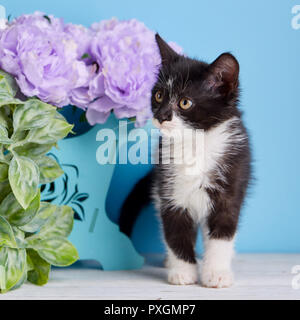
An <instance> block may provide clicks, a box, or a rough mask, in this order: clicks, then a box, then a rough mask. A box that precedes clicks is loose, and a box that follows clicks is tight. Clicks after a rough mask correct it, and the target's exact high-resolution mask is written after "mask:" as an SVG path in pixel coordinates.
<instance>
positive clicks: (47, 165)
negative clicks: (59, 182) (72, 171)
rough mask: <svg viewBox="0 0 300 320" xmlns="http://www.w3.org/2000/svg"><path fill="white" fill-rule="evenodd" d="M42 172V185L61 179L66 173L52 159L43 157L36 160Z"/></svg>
mask: <svg viewBox="0 0 300 320" xmlns="http://www.w3.org/2000/svg"><path fill="white" fill-rule="evenodd" d="M36 164H37V165H38V166H39V170H40V183H49V182H52V181H54V180H56V179H57V178H59V177H60V176H61V175H62V174H63V173H64V171H63V170H62V168H61V167H60V166H59V164H58V163H57V162H56V161H55V160H54V159H53V158H50V157H47V156H42V157H40V158H38V159H37V160H36Z"/></svg>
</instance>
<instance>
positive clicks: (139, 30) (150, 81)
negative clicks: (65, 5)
mask: <svg viewBox="0 0 300 320" xmlns="http://www.w3.org/2000/svg"><path fill="white" fill-rule="evenodd" d="M170 44H171V45H172V46H173V48H174V49H175V50H176V51H177V52H181V48H180V47H179V46H177V45H176V44H174V43H170ZM160 63H161V58H160V54H159V50H158V47H157V45H156V42H155V34H154V32H153V31H151V30H149V29H148V28H147V27H146V26H145V25H144V24H143V23H141V22H139V21H137V20H134V19H132V20H129V21H118V20H117V19H111V20H107V21H102V22H100V23H95V24H93V25H92V26H91V27H90V28H85V27H83V26H81V25H73V24H64V22H63V21H62V20H61V19H58V18H55V17H53V16H47V15H45V14H43V13H40V12H36V13H34V14H32V15H23V16H21V17H19V18H17V19H15V20H14V21H12V22H11V23H8V26H7V28H5V29H4V30H3V31H2V32H1V34H0V67H1V68H2V69H3V70H5V71H6V72H8V73H10V74H12V75H13V76H14V77H15V78H16V81H17V83H18V85H19V87H20V89H21V91H22V93H23V94H24V95H25V96H27V97H33V96H36V97H38V98H39V99H40V100H42V101H44V102H47V103H51V104H53V105H55V106H57V107H63V106H65V105H68V104H72V105H75V106H77V107H79V108H82V109H84V110H86V118H87V120H88V122H89V123H90V124H92V125H94V124H96V123H104V122H105V121H106V120H107V118H108V116H109V115H110V113H111V112H112V111H113V112H114V114H115V116H116V117H117V118H125V117H126V118H133V117H134V118H136V125H137V126H141V125H144V124H145V122H146V121H147V120H148V119H150V118H151V116H152V113H151V107H150V97H151V89H152V87H153V85H154V83H155V81H156V75H157V73H158V68H159V66H160Z"/></svg>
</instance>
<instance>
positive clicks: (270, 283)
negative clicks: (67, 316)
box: [0, 254, 300, 300]
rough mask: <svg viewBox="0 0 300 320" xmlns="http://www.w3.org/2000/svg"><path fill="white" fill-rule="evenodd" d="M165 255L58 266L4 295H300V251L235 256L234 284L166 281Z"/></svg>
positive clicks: (184, 297)
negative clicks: (114, 266) (123, 263)
mask: <svg viewBox="0 0 300 320" xmlns="http://www.w3.org/2000/svg"><path fill="white" fill-rule="evenodd" d="M161 260H162V259H161V257H160V258H159V259H157V258H156V259H153V257H152V262H151V263H150V264H149V263H148V264H147V265H145V266H144V267H143V268H142V269H141V270H131V271H102V270H99V269H95V267H93V268H91V267H90V268H82V267H80V266H78V265H77V266H75V267H71V268H65V269H53V270H52V273H51V279H50V281H49V283H48V284H47V285H46V286H44V287H37V286H34V285H31V284H25V285H24V286H23V287H22V288H20V289H17V290H15V291H12V292H9V293H7V294H4V295H0V300H3V299H176V300H177V299H297V300H299V299H300V289H299V290H295V289H293V288H292V279H293V277H294V276H295V275H293V274H292V273H291V270H292V267H293V266H294V265H300V254H297V255H296V254H240V255H237V256H236V258H235V260H234V270H235V275H236V282H235V285H234V286H233V287H232V288H229V289H207V288H202V287H201V286H200V285H192V286H174V285H169V284H168V283H167V282H166V269H165V268H163V267H162V266H161Z"/></svg>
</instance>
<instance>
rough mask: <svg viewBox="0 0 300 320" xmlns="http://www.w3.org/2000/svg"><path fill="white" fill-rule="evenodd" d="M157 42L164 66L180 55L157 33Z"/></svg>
mask: <svg viewBox="0 0 300 320" xmlns="http://www.w3.org/2000/svg"><path fill="white" fill-rule="evenodd" d="M155 40H156V43H157V45H158V48H159V51H160V55H161V60H162V64H165V63H169V62H170V61H172V60H173V59H175V58H176V57H178V56H179V55H178V54H177V53H176V52H175V51H174V50H173V49H172V48H171V47H170V46H169V45H168V44H167V43H166V42H165V41H164V40H163V39H162V38H161V37H160V35H159V34H158V33H157V34H156V35H155Z"/></svg>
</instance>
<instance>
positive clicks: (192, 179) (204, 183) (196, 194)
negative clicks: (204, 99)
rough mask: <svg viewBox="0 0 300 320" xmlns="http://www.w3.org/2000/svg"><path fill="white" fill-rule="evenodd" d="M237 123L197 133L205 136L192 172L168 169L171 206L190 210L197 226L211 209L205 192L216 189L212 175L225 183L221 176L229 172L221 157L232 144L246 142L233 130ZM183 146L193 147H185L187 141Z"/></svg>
mask: <svg viewBox="0 0 300 320" xmlns="http://www.w3.org/2000/svg"><path fill="white" fill-rule="evenodd" d="M236 121H239V119H238V118H232V119H229V120H227V121H225V122H223V123H222V124H220V125H219V126H217V127H215V128H213V129H211V130H209V131H207V132H199V133H197V134H200V135H202V136H201V137H200V138H199V139H198V142H200V143H202V145H200V147H199V145H198V147H197V148H196V154H194V155H193V157H195V159H194V160H195V161H193V163H194V167H193V170H192V171H191V167H190V166H189V165H186V164H184V163H183V164H171V165H170V167H169V170H168V171H169V181H171V182H170V183H168V185H166V186H165V187H166V188H168V189H169V192H170V193H169V196H170V202H172V205H174V206H175V207H181V208H186V209H188V211H189V212H190V214H191V216H192V217H193V219H194V220H195V221H197V222H201V220H202V219H203V218H204V217H205V216H206V215H207V214H208V213H209V210H210V208H211V206H212V203H211V201H210V197H209V195H208V194H207V192H206V189H207V188H208V189H213V188H216V187H217V186H216V185H215V184H214V182H213V181H211V172H212V171H213V172H214V174H217V175H218V177H219V178H221V179H225V178H224V177H223V174H222V173H223V172H224V170H226V168H225V167H224V166H225V164H222V161H221V160H222V157H223V155H224V154H225V153H226V152H230V146H231V145H232V144H233V143H236V142H238V141H237V140H239V139H242V138H243V137H242V136H241V135H239V132H237V131H235V130H232V124H233V123H234V122H236ZM237 130H238V129H237ZM183 144H184V145H185V146H189V145H190V146H191V147H192V145H191V144H190V143H187V144H185V141H184V140H183ZM185 151H186V150H185ZM189 154H192V153H191V152H189ZM167 179H168V178H167ZM170 184H171V185H170Z"/></svg>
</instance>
